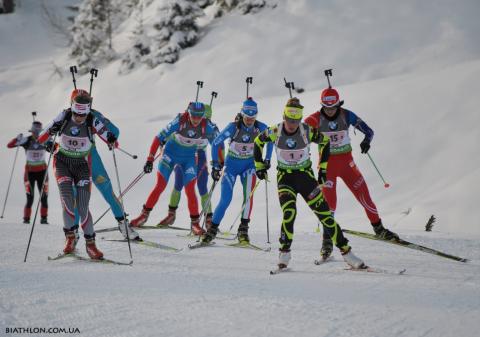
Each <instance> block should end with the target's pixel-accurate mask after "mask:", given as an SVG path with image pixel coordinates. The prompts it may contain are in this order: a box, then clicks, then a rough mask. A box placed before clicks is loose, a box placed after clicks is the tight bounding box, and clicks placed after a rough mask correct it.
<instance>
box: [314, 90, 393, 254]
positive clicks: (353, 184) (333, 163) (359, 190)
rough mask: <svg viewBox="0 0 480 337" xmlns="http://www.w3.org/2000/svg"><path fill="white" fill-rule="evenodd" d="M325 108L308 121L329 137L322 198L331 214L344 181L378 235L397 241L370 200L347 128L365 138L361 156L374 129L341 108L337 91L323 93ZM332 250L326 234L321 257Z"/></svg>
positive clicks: (322, 99)
mask: <svg viewBox="0 0 480 337" xmlns="http://www.w3.org/2000/svg"><path fill="white" fill-rule="evenodd" d="M321 104H322V108H321V109H320V110H319V111H316V112H315V113H313V114H311V115H310V116H308V117H307V118H306V119H305V122H306V123H307V124H309V125H310V126H312V127H315V128H319V129H320V131H321V132H322V133H323V134H325V135H327V136H328V137H329V138H330V157H329V159H328V165H327V169H326V172H323V175H324V177H323V179H324V185H323V188H322V189H323V195H324V196H325V198H326V200H327V203H328V205H329V207H330V210H331V211H332V213H334V212H335V209H336V207H337V193H336V187H337V178H341V179H342V180H343V181H344V182H345V184H346V185H347V187H348V188H349V189H350V191H351V192H352V193H353V195H354V196H355V198H356V199H357V200H358V202H360V204H361V205H362V207H363V208H364V209H365V213H366V214H367V217H368V219H369V220H370V223H371V224H372V226H373V230H374V231H375V234H376V235H377V236H379V237H381V238H383V239H386V240H396V239H398V235H397V234H395V233H393V232H391V231H389V230H388V229H386V228H385V227H384V226H383V224H382V220H381V219H380V216H379V215H378V211H377V206H375V203H374V202H373V201H372V198H371V197H370V192H369V191H368V186H367V183H366V182H365V179H364V178H363V176H362V173H361V172H360V170H359V169H358V167H357V165H356V164H355V162H354V160H353V157H352V146H351V144H350V136H349V133H348V129H349V127H350V126H353V127H354V128H355V129H357V130H359V131H360V132H362V133H363V134H364V135H365V138H364V139H363V141H362V143H361V144H360V148H361V151H362V153H367V152H368V150H369V149H370V143H371V141H372V139H373V130H372V129H371V128H370V127H369V126H368V125H367V124H366V123H365V122H364V121H363V120H362V119H360V118H359V117H358V116H357V115H356V114H355V113H353V112H352V111H350V110H347V109H345V108H343V107H342V105H343V101H340V96H339V94H338V92H337V90H335V89H334V88H327V89H325V90H323V92H322V94H321ZM331 249H332V242H331V239H330V238H329V237H328V234H326V233H323V246H322V255H327V256H328V255H330V253H331Z"/></svg>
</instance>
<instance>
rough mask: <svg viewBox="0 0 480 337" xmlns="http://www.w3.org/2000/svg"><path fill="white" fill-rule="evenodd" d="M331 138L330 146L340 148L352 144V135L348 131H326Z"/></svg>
mask: <svg viewBox="0 0 480 337" xmlns="http://www.w3.org/2000/svg"><path fill="white" fill-rule="evenodd" d="M324 133H325V134H326V135H327V136H328V137H329V138H330V147H331V148H339V147H342V146H344V145H348V144H350V137H349V136H348V131H347V130H343V131H336V132H324Z"/></svg>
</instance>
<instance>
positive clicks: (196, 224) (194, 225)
mask: <svg viewBox="0 0 480 337" xmlns="http://www.w3.org/2000/svg"><path fill="white" fill-rule="evenodd" d="M190 219H191V223H190V228H191V230H192V233H193V234H195V235H198V236H202V235H203V234H205V230H204V229H203V228H202V227H200V217H199V216H198V215H196V216H190Z"/></svg>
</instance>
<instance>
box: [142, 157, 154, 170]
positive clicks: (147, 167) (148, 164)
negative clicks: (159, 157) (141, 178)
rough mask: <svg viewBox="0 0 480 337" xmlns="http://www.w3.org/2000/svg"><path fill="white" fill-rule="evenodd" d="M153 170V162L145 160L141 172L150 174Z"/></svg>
mask: <svg viewBox="0 0 480 337" xmlns="http://www.w3.org/2000/svg"><path fill="white" fill-rule="evenodd" d="M152 170H153V161H151V160H147V162H146V163H145V165H144V166H143V172H145V173H150V172H152Z"/></svg>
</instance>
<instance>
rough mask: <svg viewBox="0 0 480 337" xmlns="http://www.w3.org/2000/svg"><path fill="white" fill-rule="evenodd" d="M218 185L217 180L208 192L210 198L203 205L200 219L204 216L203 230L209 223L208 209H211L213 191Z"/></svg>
mask: <svg viewBox="0 0 480 337" xmlns="http://www.w3.org/2000/svg"><path fill="white" fill-rule="evenodd" d="M222 175H223V172H222ZM219 180H220V179H219ZM217 183H218V181H217V180H214V181H213V183H212V187H210V190H209V191H208V198H207V200H206V201H205V204H203V205H202V212H201V213H200V218H201V217H202V216H203V221H202V228H205V224H206V222H207V210H208V207H210V203H211V202H212V195H213V190H214V189H215V186H217Z"/></svg>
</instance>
